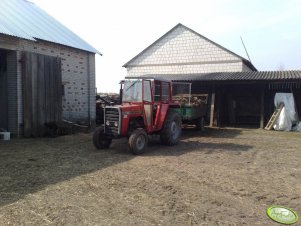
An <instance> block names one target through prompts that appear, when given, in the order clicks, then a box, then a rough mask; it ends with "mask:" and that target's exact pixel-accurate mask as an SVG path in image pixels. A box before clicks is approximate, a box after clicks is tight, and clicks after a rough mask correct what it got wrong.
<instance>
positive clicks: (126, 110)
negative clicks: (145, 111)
mask: <svg viewBox="0 0 301 226" xmlns="http://www.w3.org/2000/svg"><path fill="white" fill-rule="evenodd" d="M118 107H119V108H120V110H121V112H122V115H141V114H142V105H141V104H127V103H126V104H122V105H119V106H118Z"/></svg>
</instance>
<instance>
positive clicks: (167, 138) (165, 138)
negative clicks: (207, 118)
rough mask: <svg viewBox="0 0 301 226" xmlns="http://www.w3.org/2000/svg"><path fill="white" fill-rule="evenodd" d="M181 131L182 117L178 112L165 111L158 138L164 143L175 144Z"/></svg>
mask: <svg viewBox="0 0 301 226" xmlns="http://www.w3.org/2000/svg"><path fill="white" fill-rule="evenodd" d="M181 132H182V119H181V116H180V114H178V113H176V112H169V113H167V116H166V119H165V122H164V124H163V128H162V131H161V133H160V140H161V143H162V144H165V145H169V146H172V145H175V144H177V143H178V142H179V137H180V135H181Z"/></svg>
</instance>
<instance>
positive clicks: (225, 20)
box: [30, 0, 301, 92]
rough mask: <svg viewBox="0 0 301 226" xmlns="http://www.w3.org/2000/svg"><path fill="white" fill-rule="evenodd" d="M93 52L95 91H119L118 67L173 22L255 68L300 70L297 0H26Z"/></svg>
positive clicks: (300, 1)
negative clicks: (235, 54)
mask: <svg viewBox="0 0 301 226" xmlns="http://www.w3.org/2000/svg"><path fill="white" fill-rule="evenodd" d="M30 1H32V2H34V3H35V4H36V5H38V6H39V7H40V8H42V9H43V10H45V11H46V12H47V13H48V14H50V15H51V16H53V17H54V18H56V19H57V20H58V21H60V22H61V23H62V24H64V25H65V26H67V27H68V28H69V29H70V30H72V31H73V32H74V33H76V34H77V35H79V36H80V37H81V38H83V39H84V40H85V41H87V42H88V43H89V44H91V45H92V46H93V47H94V48H96V49H97V50H99V51H100V52H101V53H102V54H103V56H99V55H97V56H96V86H97V91H98V92H118V90H119V85H118V83H119V81H120V80H121V79H123V78H124V77H125V76H126V69H125V68H123V67H122V65H124V64H125V63H126V62H128V61H129V60H131V59H132V58H133V57H135V56H136V55H137V54H139V53H140V52H141V51H142V50H144V49H145V48H146V47H147V46H149V45H150V44H152V43H153V42H154V41H156V40H157V39H158V38H160V37H161V36H162V35H164V34H165V33H166V32H168V31H169V30H170V29H171V28H173V27H174V26H175V25H177V24H178V23H182V24H183V25H185V26H187V27H189V28H191V29H192V30H194V31H196V32H198V33H199V34H201V35H203V36H205V37H207V38H209V39H211V40H212V41H215V42H217V43H218V44H220V45H222V46H224V47H226V48H228V49H229V50H231V51H233V52H235V53H237V54H239V55H241V56H242V57H244V58H247V55H246V53H245V50H244V48H243V45H242V43H241V40H240V37H242V38H243V41H244V43H245V45H246V48H247V50H248V53H249V56H250V59H251V61H252V63H253V65H254V66H255V67H256V68H257V69H258V70H260V71H267V70H298V69H299V70H301V0H252V1H250V0H185V1H184V0H148V1H147V0H107V1H105V0H81V1H75V0H30Z"/></svg>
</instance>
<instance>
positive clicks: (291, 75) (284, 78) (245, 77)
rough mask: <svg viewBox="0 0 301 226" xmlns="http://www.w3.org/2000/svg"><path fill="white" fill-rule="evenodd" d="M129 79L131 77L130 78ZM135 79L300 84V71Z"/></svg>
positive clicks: (184, 75) (152, 75) (161, 76)
mask: <svg viewBox="0 0 301 226" xmlns="http://www.w3.org/2000/svg"><path fill="white" fill-rule="evenodd" d="M130 77H131V78H132V77H133V76H130ZM137 77H153V78H161V79H168V80H173V81H216V82H217V81H245V82H247V81H267V82H268V81H279V82H290V81H291V82H295V81H298V80H299V81H300V82H301V70H298V71H251V72H215V73H197V74H147V75H142V76H137ZM126 78H127V77H126Z"/></svg>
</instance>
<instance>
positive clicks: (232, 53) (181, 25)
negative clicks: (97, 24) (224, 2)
mask: <svg viewBox="0 0 301 226" xmlns="http://www.w3.org/2000/svg"><path fill="white" fill-rule="evenodd" d="M179 27H183V28H185V29H186V30H189V31H190V32H192V33H194V34H195V35H197V36H199V37H200V38H203V39H205V40H206V41H208V42H210V43H211V44H213V45H215V46H217V47H219V48H221V49H223V50H225V51H226V52H228V53H230V54H231V55H234V56H236V57H238V58H239V59H241V60H242V61H243V63H244V64H245V65H247V66H248V67H249V68H250V69H251V70H253V71H257V69H256V68H255V67H254V65H253V64H252V63H251V62H250V61H249V60H247V59H245V58H243V57H241V56H239V55H237V54H236V53H234V52H232V51H230V50H228V49H226V48H225V47H223V46H221V45H219V44H217V43H216V42H213V41H212V40H210V39H208V38H206V37H205V36H203V35H201V34H199V33H197V32H196V31H194V30H192V29H190V28H188V27H186V26H184V25H183V24H181V23H179V24H177V25H176V26H175V27H173V28H172V29H171V30H169V31H168V32H167V33H165V34H164V35H163V36H161V37H160V38H159V39H157V40H156V41H155V42H154V43H152V44H151V45H150V46H148V47H147V48H145V49H144V50H143V51H142V52H140V53H139V54H138V55H137V56H135V57H134V58H132V59H131V60H129V61H128V62H127V63H125V64H124V65H123V67H127V66H129V64H130V63H131V62H133V61H134V60H136V59H137V58H138V57H139V56H141V55H142V54H143V53H145V52H146V51H147V50H149V49H150V48H151V47H153V46H155V45H156V44H157V43H158V42H159V41H160V40H162V39H163V38H165V37H166V36H168V35H169V34H171V33H172V32H173V31H174V30H176V29H177V28H179Z"/></svg>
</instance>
